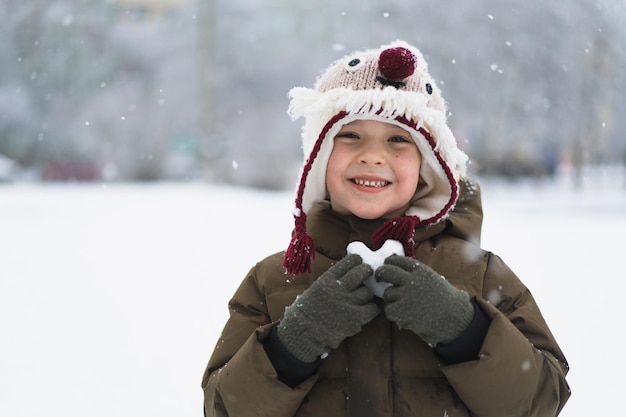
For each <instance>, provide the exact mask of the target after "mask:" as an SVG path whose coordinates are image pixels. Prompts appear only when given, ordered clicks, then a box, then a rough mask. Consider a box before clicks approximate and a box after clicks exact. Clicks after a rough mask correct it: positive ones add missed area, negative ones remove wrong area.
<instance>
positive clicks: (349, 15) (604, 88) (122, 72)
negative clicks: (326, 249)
mask: <svg viewBox="0 0 626 417" xmlns="http://www.w3.org/2000/svg"><path fill="white" fill-rule="evenodd" d="M0 22H1V24H0V41H1V44H0V181H36V182H39V181H72V182H75V181H94V182H130V181H132V182H137V181H162V180H167V181H194V180H201V181H207V182H210V183H219V184H236V185H243V186H250V187H260V188H265V189H284V188H290V187H292V186H293V184H294V183H295V179H296V174H297V169H298V167H299V165H300V163H301V158H302V156H301V151H300V138H299V131H300V127H301V124H300V121H297V122H292V121H291V120H290V119H289V117H288V116H287V114H286V109H287V104H288V100H287V92H288V90H289V89H290V88H291V87H293V86H308V87H310V86H312V85H313V82H314V81H315V78H316V77H317V76H318V75H319V74H320V72H321V71H322V70H323V69H324V68H326V67H327V66H328V65H329V64H330V63H331V62H332V61H334V60H335V59H338V58H340V57H342V56H343V55H345V54H347V53H349V52H352V51H354V50H357V49H367V48H374V47H378V46H380V45H382V44H385V43H388V42H390V41H393V40H395V39H403V40H406V41H408V42H409V43H412V44H414V45H416V46H418V47H419V48H420V49H421V50H422V51H423V53H424V55H425V57H426V59H427V60H428V62H429V65H430V72H431V74H432V75H433V76H434V77H435V79H437V81H438V82H439V83H440V86H441V89H442V91H443V94H444V98H445V99H446V101H447V102H448V107H449V112H450V114H449V123H450V125H451V127H452V129H453V131H454V132H455V134H456V136H457V140H458V141H459V142H460V144H461V146H462V147H463V148H464V149H465V150H466V152H467V153H468V154H469V155H470V157H471V158H472V160H473V169H474V170H475V171H476V172H478V173H480V174H482V175H485V176H491V175H493V176H504V177H508V178H518V177H529V176H530V177H534V178H550V177H551V176H554V175H555V174H556V173H558V172H559V170H563V169H568V170H570V172H572V173H574V174H576V173H577V172H582V170H581V167H584V166H590V165H593V166H598V165H599V166H609V165H610V166H622V165H624V164H626V140H624V132H625V131H626V126H625V125H626V118H625V117H624V115H625V114H626V94H625V86H624V83H625V79H626V78H625V77H624V68H626V52H625V51H626V6H625V3H624V2H623V1H611V0H598V1H590V0H570V1H568V2H566V3H564V2H559V3H555V2H544V1H541V0H528V1H525V2H519V1H513V0H502V1H498V2H493V1H488V0H474V1H471V2H467V1H461V0H457V1H448V2H445V3H442V2H439V1H436V0H426V1H418V2H415V1H408V0H385V1H373V0H360V1H358V2H357V1H349V0H333V1H329V0H319V1H316V2H293V1H289V0H274V1H269V2H268V1H260V0H229V1H217V0H0ZM620 115H622V116H620ZM620 172H621V171H620Z"/></svg>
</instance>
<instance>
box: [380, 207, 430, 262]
mask: <svg viewBox="0 0 626 417" xmlns="http://www.w3.org/2000/svg"><path fill="white" fill-rule="evenodd" d="M419 223H420V219H419V217H417V216H404V217H394V218H393V219H389V220H387V221H386V222H385V223H383V225H382V226H380V228H379V229H378V230H376V232H374V234H373V235H372V242H373V243H374V246H375V247H376V248H380V247H381V246H382V245H383V243H385V241H386V240H387V239H393V240H397V241H399V242H400V243H402V247H403V248H404V254H405V255H406V256H408V257H411V258H413V257H414V254H415V250H414V247H415V241H414V240H413V235H414V234H415V228H416V227H417V226H418V225H419Z"/></svg>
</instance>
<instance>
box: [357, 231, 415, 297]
mask: <svg viewBox="0 0 626 417" xmlns="http://www.w3.org/2000/svg"><path fill="white" fill-rule="evenodd" d="M346 250H347V251H348V254H350V253H356V254H357V255H360V256H361V258H363V263H366V264H368V265H369V266H371V267H372V269H373V270H374V272H376V269H377V268H378V267H379V266H382V265H383V264H384V263H385V259H387V258H388V257H389V256H391V255H400V256H404V248H403V247H402V243H400V242H398V241H397V240H391V239H389V240H386V241H385V243H384V244H383V246H382V247H381V248H380V249H378V250H377V251H372V250H370V248H368V247H367V246H365V243H363V242H358V241H357V242H352V243H350V244H349V245H348V247H347V248H346ZM365 285H366V286H367V287H368V288H369V289H370V290H372V292H373V293H374V295H375V296H377V297H381V298H382V296H383V293H384V292H385V290H386V289H387V287H389V286H391V284H389V283H388V282H378V281H376V278H374V274H373V273H372V275H371V276H370V277H369V278H368V279H367V280H365Z"/></svg>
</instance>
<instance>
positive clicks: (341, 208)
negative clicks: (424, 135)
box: [326, 120, 422, 219]
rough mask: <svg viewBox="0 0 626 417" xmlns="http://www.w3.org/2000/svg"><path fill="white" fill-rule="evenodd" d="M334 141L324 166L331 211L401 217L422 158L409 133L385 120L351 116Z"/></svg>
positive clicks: (412, 193)
mask: <svg viewBox="0 0 626 417" xmlns="http://www.w3.org/2000/svg"><path fill="white" fill-rule="evenodd" d="M334 141H335V143H334V147H333V151H332V153H331V155H330V159H329V160H328V167H327V168H326V189H327V190H328V193H329V194H330V201H331V205H332V208H333V210H335V211H337V212H339V213H343V214H350V213H351V214H354V215H356V216H358V217H360V218H362V219H378V218H391V217H398V216H403V215H404V213H405V212H406V210H407V209H408V207H409V204H410V202H411V199H412V198H413V195H414V194H415V191H416V189H417V184H418V181H419V172H420V165H421V163H422V156H421V154H420V152H419V150H418V149H417V145H415V142H414V141H413V138H412V137H411V135H410V134H409V132H407V131H406V130H404V129H402V128H401V127H399V126H396V125H394V124H390V123H385V122H380V121H376V120H355V121H353V122H351V123H348V124H346V125H344V126H343V127H342V128H341V130H340V131H339V133H338V134H337V136H335V138H334Z"/></svg>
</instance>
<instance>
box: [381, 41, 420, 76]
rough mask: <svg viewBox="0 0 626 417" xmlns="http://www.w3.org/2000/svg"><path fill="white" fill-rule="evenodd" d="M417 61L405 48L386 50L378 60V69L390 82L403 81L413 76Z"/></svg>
mask: <svg viewBox="0 0 626 417" xmlns="http://www.w3.org/2000/svg"><path fill="white" fill-rule="evenodd" d="M416 63H417V59H416V58H415V55H413V52H411V51H410V50H408V49H406V48H403V47H400V46H399V47H396V48H389V49H385V50H384V51H382V52H381V53H380V57H379V58H378V69H379V70H380V72H381V74H382V75H383V77H385V78H387V79H389V80H402V79H404V78H406V77H409V76H411V75H413V73H414V72H415V65H416Z"/></svg>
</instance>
